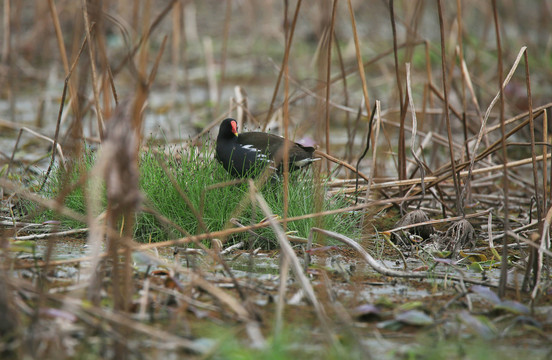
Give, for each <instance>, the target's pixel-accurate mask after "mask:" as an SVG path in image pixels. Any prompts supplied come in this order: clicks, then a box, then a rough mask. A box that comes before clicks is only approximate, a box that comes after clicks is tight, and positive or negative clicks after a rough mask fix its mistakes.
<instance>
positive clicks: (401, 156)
mask: <svg viewBox="0 0 552 360" xmlns="http://www.w3.org/2000/svg"><path fill="white" fill-rule="evenodd" d="M394 3H395V1H394V0H390V1H389V16H390V18H391V31H392V34H393V59H394V62H395V81H396V82H397V91H398V92H399V108H400V116H399V119H400V121H399V138H398V154H397V155H398V169H397V170H398V171H397V172H398V175H399V180H405V179H406V149H405V140H404V119H405V116H406V114H405V109H404V104H403V93H402V91H403V90H402V84H401V76H400V71H399V55H398V49H397V27H396V24H395V7H394ZM404 101H405V102H406V99H404ZM400 191H401V192H402V189H401V190H400ZM401 209H402V207H401ZM401 211H402V210H401Z"/></svg>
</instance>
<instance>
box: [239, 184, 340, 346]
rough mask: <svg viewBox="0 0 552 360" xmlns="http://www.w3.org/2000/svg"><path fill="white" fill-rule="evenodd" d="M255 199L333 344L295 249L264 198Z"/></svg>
mask: <svg viewBox="0 0 552 360" xmlns="http://www.w3.org/2000/svg"><path fill="white" fill-rule="evenodd" d="M250 186H251V187H253V188H254V186H255V185H254V184H253V183H252V182H250ZM255 199H256V200H257V203H258V204H259V207H260V208H261V210H262V212H263V213H264V214H265V216H266V217H267V218H268V222H269V223H270V226H271V227H272V229H273V230H274V233H275V234H276V237H277V239H278V243H279V244H280V249H281V251H282V255H283V256H284V257H287V258H288V261H289V263H290V267H291V269H292V271H293V273H294V274H295V278H296V279H297V281H298V282H299V284H300V285H301V288H302V289H303V291H304V292H305V295H306V297H307V298H308V299H309V301H310V303H311V304H312V305H313V307H314V311H315V313H316V316H317V318H318V321H320V325H321V326H322V331H323V332H324V334H325V335H326V337H327V338H328V340H329V341H332V342H333V338H334V336H333V334H332V330H331V329H330V327H329V326H328V325H329V324H328V318H327V315H326V311H325V310H324V307H323V306H322V304H321V303H320V302H319V301H318V299H317V297H316V294H315V292H314V289H313V288H312V285H311V284H310V282H309V280H308V278H307V277H306V276H305V274H304V273H303V270H302V268H301V263H300V262H299V259H298V258H297V255H295V251H293V248H292V247H291V245H290V243H289V241H288V240H287V238H286V234H285V233H284V231H283V229H282V228H281V227H280V226H279V224H278V223H277V222H276V221H275V220H274V216H273V213H272V210H270V207H269V206H268V204H267V203H266V201H265V200H264V198H263V196H262V195H261V194H260V193H259V192H257V191H256V193H255Z"/></svg>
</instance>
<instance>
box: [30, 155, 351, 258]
mask: <svg viewBox="0 0 552 360" xmlns="http://www.w3.org/2000/svg"><path fill="white" fill-rule="evenodd" d="M213 152H214V151H213V147H212V146H210V144H204V145H203V146H201V147H194V146H190V147H188V148H187V149H186V150H185V151H177V150H175V149H174V148H169V147H159V148H156V149H154V150H148V151H146V152H144V153H142V154H141V156H140V164H139V165H140V188H141V190H142V192H143V193H144V195H145V199H146V200H145V202H144V205H145V207H146V208H150V209H153V210H155V212H158V213H159V214H161V215H163V216H164V217H166V218H167V219H169V220H170V221H171V222H173V223H174V224H176V225H177V226H178V227H179V228H182V229H184V230H185V231H186V232H187V233H189V234H199V233H203V232H205V229H204V228H202V227H201V225H200V223H199V221H198V217H197V216H196V215H195V214H197V213H200V214H201V216H200V218H201V219H202V222H203V224H204V226H205V227H206V230H207V231H210V232H212V231H217V230H221V229H223V228H224V227H225V226H226V224H227V223H228V221H229V220H230V218H231V217H232V216H237V218H238V220H239V221H240V222H241V223H242V224H244V225H247V224H251V223H256V222H259V221H260V220H261V219H262V218H264V215H263V214H262V213H261V211H260V210H259V209H258V208H257V207H254V206H252V205H251V204H250V203H248V204H247V205H246V206H245V207H244V208H243V209H241V211H239V212H237V213H236V209H237V207H238V206H239V204H240V203H241V202H242V201H243V199H246V198H247V197H248V194H249V184H248V183H247V182H243V183H240V184H232V185H225V186H220V187H212V188H209V187H211V186H212V185H216V184H221V183H225V182H229V181H231V180H233V179H232V178H231V177H230V175H228V173H227V172H226V171H225V170H224V169H223V167H222V166H221V165H220V164H219V163H218V162H217V161H216V160H215V159H214V154H213ZM156 154H158V155H156ZM159 154H162V155H161V156H160V155H159ZM158 159H162V161H163V162H164V163H165V165H166V168H167V169H169V171H170V172H171V175H172V177H173V178H174V179H175V180H176V182H177V183H178V186H179V187H180V188H181V189H182V191H183V192H184V193H185V194H186V196H187V197H188V199H189V201H190V203H191V207H190V206H188V204H187V202H186V201H184V199H182V197H181V195H180V194H179V192H178V190H177V189H176V188H175V187H174V186H173V184H172V183H171V180H170V179H169V177H168V176H167V174H166V173H165V171H164V170H163V167H162V166H161V165H160V164H159V160H158ZM93 161H94V156H93V154H91V153H90V152H88V153H85V155H84V161H83V163H84V164H85V166H80V167H73V169H74V170H73V171H72V173H71V174H70V175H67V174H64V172H63V171H62V170H60V169H57V170H56V171H55V174H54V175H53V176H52V179H51V181H50V182H49V184H48V187H47V190H48V192H49V196H52V197H53V196H57V195H58V194H59V191H60V189H61V185H62V184H63V183H64V181H71V183H76V182H77V179H78V178H79V177H80V174H81V172H82V169H84V168H87V169H90V168H91V166H92V164H93ZM64 179H65V180H64ZM315 186H316V184H315V182H314V180H313V176H312V170H310V171H298V172H295V173H292V174H291V176H290V186H289V209H288V217H293V216H300V215H305V214H310V213H313V212H314V211H315V210H314V209H315V206H314V204H315V200H314V196H315V192H316V191H315ZM319 186H322V187H323V188H322V189H321V191H322V193H323V194H326V188H325V185H324V184H322V185H319ZM261 193H262V195H263V196H264V198H265V199H266V201H267V202H268V204H269V206H270V208H271V209H272V211H273V212H274V213H275V214H277V215H280V216H281V215H282V214H283V206H284V204H283V182H282V181H281V180H273V181H269V182H268V183H267V184H265V185H264V186H263V188H262V189H261ZM104 203H105V200H104ZM65 205H66V206H67V207H69V208H71V209H73V210H75V211H78V212H80V213H84V212H85V209H86V206H85V200H84V197H83V191H82V186H81V187H77V188H76V189H75V190H73V191H72V192H71V193H70V194H69V195H68V196H67V197H66V199H65ZM346 206H348V204H347V203H346V202H345V200H344V198H343V197H341V196H333V197H331V198H327V196H325V199H324V203H323V209H322V210H330V209H338V208H342V207H346ZM192 208H193V209H192ZM41 217H42V220H45V219H48V218H49V219H51V218H55V214H53V213H52V212H49V211H48V212H45V213H43V214H42V215H41ZM63 221H64V224H65V225H67V226H71V225H77V224H71V223H70V222H69V221H68V220H63ZM357 223H358V215H355V214H349V213H347V214H336V215H330V216H326V217H325V218H324V219H323V226H324V227H325V228H326V229H328V230H333V231H337V232H340V233H345V234H348V235H353V234H354V233H355V231H356V228H357V227H356V224H357ZM313 225H314V219H304V220H299V221H294V222H290V223H288V230H289V231H294V232H295V235H296V236H301V237H307V236H308V233H309V231H310V229H311V227H312V226H313ZM81 226H82V224H81ZM257 233H258V234H259V235H261V236H262V239H264V240H266V239H268V240H269V243H268V244H267V243H266V241H265V243H263V244H257V245H258V246H263V247H265V248H267V247H270V245H271V244H270V243H272V242H274V243H275V237H274V234H273V231H272V230H271V229H270V228H264V229H259V230H257ZM134 235H135V238H136V239H137V240H140V241H150V239H151V241H162V240H167V239H170V238H175V237H179V236H182V234H181V233H180V231H178V228H177V227H173V226H170V225H167V224H164V223H162V222H161V221H160V220H159V219H157V218H156V217H155V216H154V215H153V214H151V213H148V212H141V213H138V214H137V215H136V224H135V231H134ZM244 236H249V235H244V234H239V235H235V237H234V239H235V240H237V239H241V238H243V237H244Z"/></svg>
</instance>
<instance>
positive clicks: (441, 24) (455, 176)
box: [437, 0, 465, 214]
mask: <svg viewBox="0 0 552 360" xmlns="http://www.w3.org/2000/svg"><path fill="white" fill-rule="evenodd" d="M437 8H438V13H439V32H440V35H441V73H442V76H443V96H444V102H445V122H446V127H447V135H448V141H449V154H450V166H451V171H452V178H453V181H454V191H455V193H456V211H457V212H459V213H460V214H464V213H465V212H464V207H463V205H462V204H463V201H462V199H461V193H460V185H459V179H458V174H457V173H456V163H455V156H454V148H453V146H452V142H453V138H452V128H451V124H450V115H449V100H448V89H447V86H448V85H447V72H446V69H447V59H446V51H445V25H444V19H443V9H442V0H437Z"/></svg>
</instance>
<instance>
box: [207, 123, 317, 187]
mask: <svg viewBox="0 0 552 360" xmlns="http://www.w3.org/2000/svg"><path fill="white" fill-rule="evenodd" d="M286 141H287V143H288V144H289V171H293V170H296V169H300V168H302V167H304V166H307V165H309V164H310V163H311V162H313V161H316V160H318V158H314V157H313V153H314V148H313V147H310V146H303V145H300V144H297V143H295V142H293V141H290V140H286V139H284V138H283V137H281V136H278V135H274V134H268V133H264V132H246V133H243V134H239V135H238V123H237V122H236V120H234V119H231V118H228V119H224V120H223V121H222V123H221V124H220V128H219V133H218V136H217V154H216V158H217V160H218V161H219V162H220V163H221V164H222V166H224V168H225V169H226V171H228V172H229V173H230V174H231V175H232V176H234V177H239V178H241V177H254V176H255V175H258V174H259V171H260V170H262V169H263V168H264V167H266V166H270V167H272V168H274V169H275V170H276V172H277V173H278V174H281V173H282V172H283V166H282V161H281V159H282V157H283V148H284V144H285V142H286Z"/></svg>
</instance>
